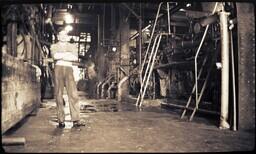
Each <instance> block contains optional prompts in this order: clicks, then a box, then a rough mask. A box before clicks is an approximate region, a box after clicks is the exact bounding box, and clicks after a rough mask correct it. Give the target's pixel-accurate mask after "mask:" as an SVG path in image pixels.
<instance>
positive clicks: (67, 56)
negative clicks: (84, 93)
mask: <svg viewBox="0 0 256 154" xmlns="http://www.w3.org/2000/svg"><path fill="white" fill-rule="evenodd" d="M58 39H59V41H58V42H57V43H55V44H52V45H51V52H52V55H53V59H54V61H55V67H54V83H55V86H54V93H55V97H56V102H57V117H58V122H59V128H64V127H65V123H64V120H65V114H64V105H63V90H64V87H66V90H67V94H68V100H69V101H68V102H69V108H70V114H71V120H72V121H73V127H80V126H85V123H84V122H82V121H80V105H79V100H78V94H77V88H76V83H75V80H74V76H73V68H72V62H75V61H78V52H77V46H76V45H75V44H71V43H69V42H68V41H69V38H68V35H67V31H65V30H64V29H60V30H59V34H58Z"/></svg>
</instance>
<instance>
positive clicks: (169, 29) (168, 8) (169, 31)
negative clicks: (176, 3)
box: [167, 2, 171, 34]
mask: <svg viewBox="0 0 256 154" xmlns="http://www.w3.org/2000/svg"><path fill="white" fill-rule="evenodd" d="M169 10H170V7H169V2H167V15H168V33H169V34H171V26H170V25H171V24H170V11H169Z"/></svg>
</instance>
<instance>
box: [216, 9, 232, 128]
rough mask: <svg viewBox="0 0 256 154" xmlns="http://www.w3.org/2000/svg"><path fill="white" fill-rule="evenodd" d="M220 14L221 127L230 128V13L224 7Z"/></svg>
mask: <svg viewBox="0 0 256 154" xmlns="http://www.w3.org/2000/svg"><path fill="white" fill-rule="evenodd" d="M219 15H220V33H221V63H222V69H221V115H220V126H219V128H220V129H228V128H229V127H230V126H229V124H228V105H229V104H228V103H229V98H228V97H229V35H228V15H229V13H227V12H225V11H224V9H223V10H222V11H221V12H220V13H219Z"/></svg>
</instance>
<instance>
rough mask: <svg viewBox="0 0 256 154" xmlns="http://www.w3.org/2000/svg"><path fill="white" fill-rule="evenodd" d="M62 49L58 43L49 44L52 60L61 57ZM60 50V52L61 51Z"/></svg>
mask: <svg viewBox="0 0 256 154" xmlns="http://www.w3.org/2000/svg"><path fill="white" fill-rule="evenodd" d="M62 50H63V49H61V47H60V45H59V44H58V43H55V44H52V45H51V53H52V57H53V59H54V60H59V59H62V58H63V56H64V55H63V54H62V53H63V51H62ZM61 51H62V52H61Z"/></svg>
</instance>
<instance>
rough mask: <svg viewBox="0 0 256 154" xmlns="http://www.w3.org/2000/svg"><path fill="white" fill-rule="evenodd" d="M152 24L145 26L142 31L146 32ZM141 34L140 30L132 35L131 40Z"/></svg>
mask: <svg viewBox="0 0 256 154" xmlns="http://www.w3.org/2000/svg"><path fill="white" fill-rule="evenodd" d="M150 26H151V25H147V26H146V27H145V28H143V29H142V32H144V31H145V30H146V29H148V28H149V27H150ZM138 36H139V32H137V33H136V34H134V35H133V36H132V37H130V41H132V40H134V39H135V38H136V37H138Z"/></svg>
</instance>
